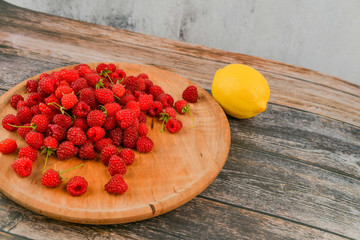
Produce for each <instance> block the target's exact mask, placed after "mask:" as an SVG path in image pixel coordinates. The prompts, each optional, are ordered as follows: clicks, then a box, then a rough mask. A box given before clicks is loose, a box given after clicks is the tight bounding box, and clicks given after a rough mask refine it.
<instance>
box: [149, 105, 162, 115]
mask: <svg viewBox="0 0 360 240" xmlns="http://www.w3.org/2000/svg"><path fill="white" fill-rule="evenodd" d="M163 108H164V107H163V105H162V103H161V102H158V101H154V102H153V103H152V104H151V107H150V108H149V110H148V114H149V115H150V116H151V117H158V116H160V113H161V112H162V110H163Z"/></svg>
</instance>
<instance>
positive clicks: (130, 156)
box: [119, 148, 135, 165]
mask: <svg viewBox="0 0 360 240" xmlns="http://www.w3.org/2000/svg"><path fill="white" fill-rule="evenodd" d="M119 156H120V157H121V158H122V159H123V160H124V162H125V163H126V165H131V164H133V163H134V160H135V153H134V152H133V150H131V149H129V148H124V149H122V150H121V151H120V153H119Z"/></svg>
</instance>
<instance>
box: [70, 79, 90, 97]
mask: <svg viewBox="0 0 360 240" xmlns="http://www.w3.org/2000/svg"><path fill="white" fill-rule="evenodd" d="M86 87H88V84H87V81H86V79H85V78H79V79H78V80H75V81H74V82H72V83H71V88H72V89H73V91H74V93H75V94H78V92H79V91H81V90H82V89H84V88H86Z"/></svg>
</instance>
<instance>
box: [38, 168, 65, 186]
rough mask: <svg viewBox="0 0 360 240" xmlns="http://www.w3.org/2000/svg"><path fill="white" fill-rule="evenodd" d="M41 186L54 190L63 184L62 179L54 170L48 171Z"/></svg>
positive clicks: (42, 179) (42, 178)
mask: <svg viewBox="0 0 360 240" xmlns="http://www.w3.org/2000/svg"><path fill="white" fill-rule="evenodd" d="M41 184H42V185H43V186H45V187H49V188H54V187H57V186H59V185H60V184H61V177H60V174H59V172H58V171H55V170H54V169H49V170H47V171H46V172H45V173H44V174H43V175H42V177H41Z"/></svg>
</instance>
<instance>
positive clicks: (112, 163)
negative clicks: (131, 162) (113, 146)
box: [108, 155, 126, 176]
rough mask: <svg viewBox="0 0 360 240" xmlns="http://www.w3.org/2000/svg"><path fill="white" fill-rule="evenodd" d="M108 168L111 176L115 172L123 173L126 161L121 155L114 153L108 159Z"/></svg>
mask: <svg viewBox="0 0 360 240" xmlns="http://www.w3.org/2000/svg"><path fill="white" fill-rule="evenodd" d="M108 170H109V173H110V175H111V176H114V175H115V174H125V173H126V163H125V162H124V160H123V159H122V158H121V157H119V156H117V155H114V156H112V157H111V158H110V160H109V166H108Z"/></svg>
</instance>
